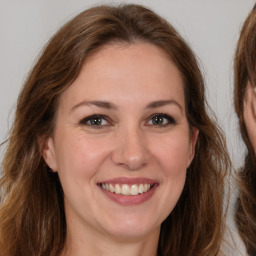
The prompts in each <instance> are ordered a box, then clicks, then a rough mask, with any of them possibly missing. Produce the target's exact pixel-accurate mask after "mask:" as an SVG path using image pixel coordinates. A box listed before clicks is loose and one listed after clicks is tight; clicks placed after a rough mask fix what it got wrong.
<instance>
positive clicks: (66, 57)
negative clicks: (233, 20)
mask: <svg viewBox="0 0 256 256" xmlns="http://www.w3.org/2000/svg"><path fill="white" fill-rule="evenodd" d="M206 107H207V105H206V102H205V98H204V82H203V78H202V74H201V72H200V69H199V66H198V63H197V61H196V58H195V56H194V54H193V53H192V51H191V50H190V48H189V47H188V45H187V44H186V43H185V42H184V40H183V39H182V38H181V37H180V36H179V34H178V33H177V32H176V31H175V29H174V28H173V27H172V26H171V25H170V24H168V23H167V22H166V21H165V20H164V19H162V18H161V17H159V16H157V15H156V14H155V13H153V12H152V11H150V10H148V9H146V8H144V7H142V6H138V5H122V6H118V7H109V6H100V7H95V8H92V9H89V10H87V11H85V12H82V13H81V14H79V15H78V16H76V17H75V18H74V19H72V20H71V21H69V22H68V23H67V24H66V25H65V26H64V27H62V28H61V29H60V30H59V31H58V33H57V34H56V35H55V36H54V37H53V38H52V39H51V40H50V42H49V43H48V45H47V46H46V48H45V50H44V51H43V53H42V55H41V57H40V58H39V60H38V62H37V63H36V65H35V67H34V68H33V69H32V71H31V73H30V75H29V76H28V78H27V81H26V82H25V85H24V88H23V89H22V91H21V94H20V96H19V99H18V104H17V111H16V118H15V121H14V126H13V128H12V131H11V135H10V139H9V145H8V148H7V152H6V154H5V157H4V161H3V177H2V179H1V189H2V191H3V193H2V206H1V209H0V219H1V223H0V250H1V252H2V254H3V255H5V256H10V255H29V256H31V255H37V256H38V255H47V256H48V255H62V256H63V255H77V256H79V255H117V254H118V255H119V254H120V251H121V252H122V255H155V256H156V255H193V256H195V255H200V256H202V255H218V254H219V253H220V244H221V240H222V234H223V229H224V225H223V214H224V211H223V194H224V184H223V181H224V177H225V175H226V171H227V170H228V168H229V160H228V156H227V153H226V148H225V143H224V140H223V137H222V135H221V133H220V131H219V130H218V128H217V127H216V125H215V124H214V122H213V121H212V120H211V119H210V118H209V116H208V114H207V113H206Z"/></svg>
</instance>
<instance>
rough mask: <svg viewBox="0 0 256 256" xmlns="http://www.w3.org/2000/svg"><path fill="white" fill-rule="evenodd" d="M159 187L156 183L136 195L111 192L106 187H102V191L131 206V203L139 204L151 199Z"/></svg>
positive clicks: (120, 202)
mask: <svg viewBox="0 0 256 256" xmlns="http://www.w3.org/2000/svg"><path fill="white" fill-rule="evenodd" d="M157 187H158V185H157V184H155V185H154V186H153V187H152V188H151V189H150V190H149V191H147V192H145V193H142V194H139V195H136V196H125V195H122V194H115V193H112V192H109V191H107V190H105V189H103V188H102V187H100V188H101V191H102V192H103V193H104V194H105V195H107V196H108V197H109V198H110V199H111V200H113V201H114V202H116V203H118V204H121V205H124V206H129V205H138V204H142V203H144V202H145V201H147V200H149V199H150V198H151V197H152V196H153V194H154V193H155V191H156V188H157Z"/></svg>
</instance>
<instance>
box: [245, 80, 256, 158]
mask: <svg viewBox="0 0 256 256" xmlns="http://www.w3.org/2000/svg"><path fill="white" fill-rule="evenodd" d="M244 122H245V126H246V129H247V132H248V136H249V139H250V141H251V143H252V146H253V149H254V152H255V153H256V92H255V91H254V87H253V86H252V84H251V83H250V82H248V83H247V86H246V92H245V99H244Z"/></svg>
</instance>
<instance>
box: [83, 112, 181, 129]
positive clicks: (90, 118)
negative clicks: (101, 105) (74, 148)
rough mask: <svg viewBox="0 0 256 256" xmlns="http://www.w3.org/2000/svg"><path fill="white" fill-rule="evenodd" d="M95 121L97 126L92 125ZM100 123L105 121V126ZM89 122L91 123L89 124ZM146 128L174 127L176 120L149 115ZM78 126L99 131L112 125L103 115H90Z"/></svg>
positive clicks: (158, 114)
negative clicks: (85, 126)
mask: <svg viewBox="0 0 256 256" xmlns="http://www.w3.org/2000/svg"><path fill="white" fill-rule="evenodd" d="M154 118H155V120H154V121H152V119H154ZM164 119H166V120H167V121H164ZM93 121H95V122H97V121H99V124H92V122H93ZM102 121H106V122H107V124H102ZM150 121H151V122H152V123H151V124H148V123H149V122H150ZM155 121H156V122H159V121H160V122H166V123H162V124H156V123H154V122H155ZM89 122H91V123H89ZM146 123H147V126H156V127H157V126H158V128H161V127H166V126H169V125H175V124H176V123H177V122H176V120H175V119H174V118H173V117H172V116H170V115H167V114H164V113H156V114H153V115H151V116H150V117H149V118H148V119H147V122H146ZM79 124H80V125H87V126H93V127H94V128H97V129H100V128H102V127H104V126H111V125H112V122H111V121H110V119H109V118H108V117H107V116H105V115H91V116H88V117H86V118H84V119H82V120H81V121H80V122H79Z"/></svg>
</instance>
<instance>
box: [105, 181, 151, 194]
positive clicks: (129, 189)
mask: <svg viewBox="0 0 256 256" xmlns="http://www.w3.org/2000/svg"><path fill="white" fill-rule="evenodd" d="M101 187H102V188H103V189H105V190H107V191H110V192H112V193H116V194H122V195H124V196H128V195H133V196H136V195H139V194H143V193H145V192H147V191H149V190H150V188H151V184H146V183H145V184H132V185H128V184H122V185H119V184H115V185H113V184H108V183H101Z"/></svg>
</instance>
